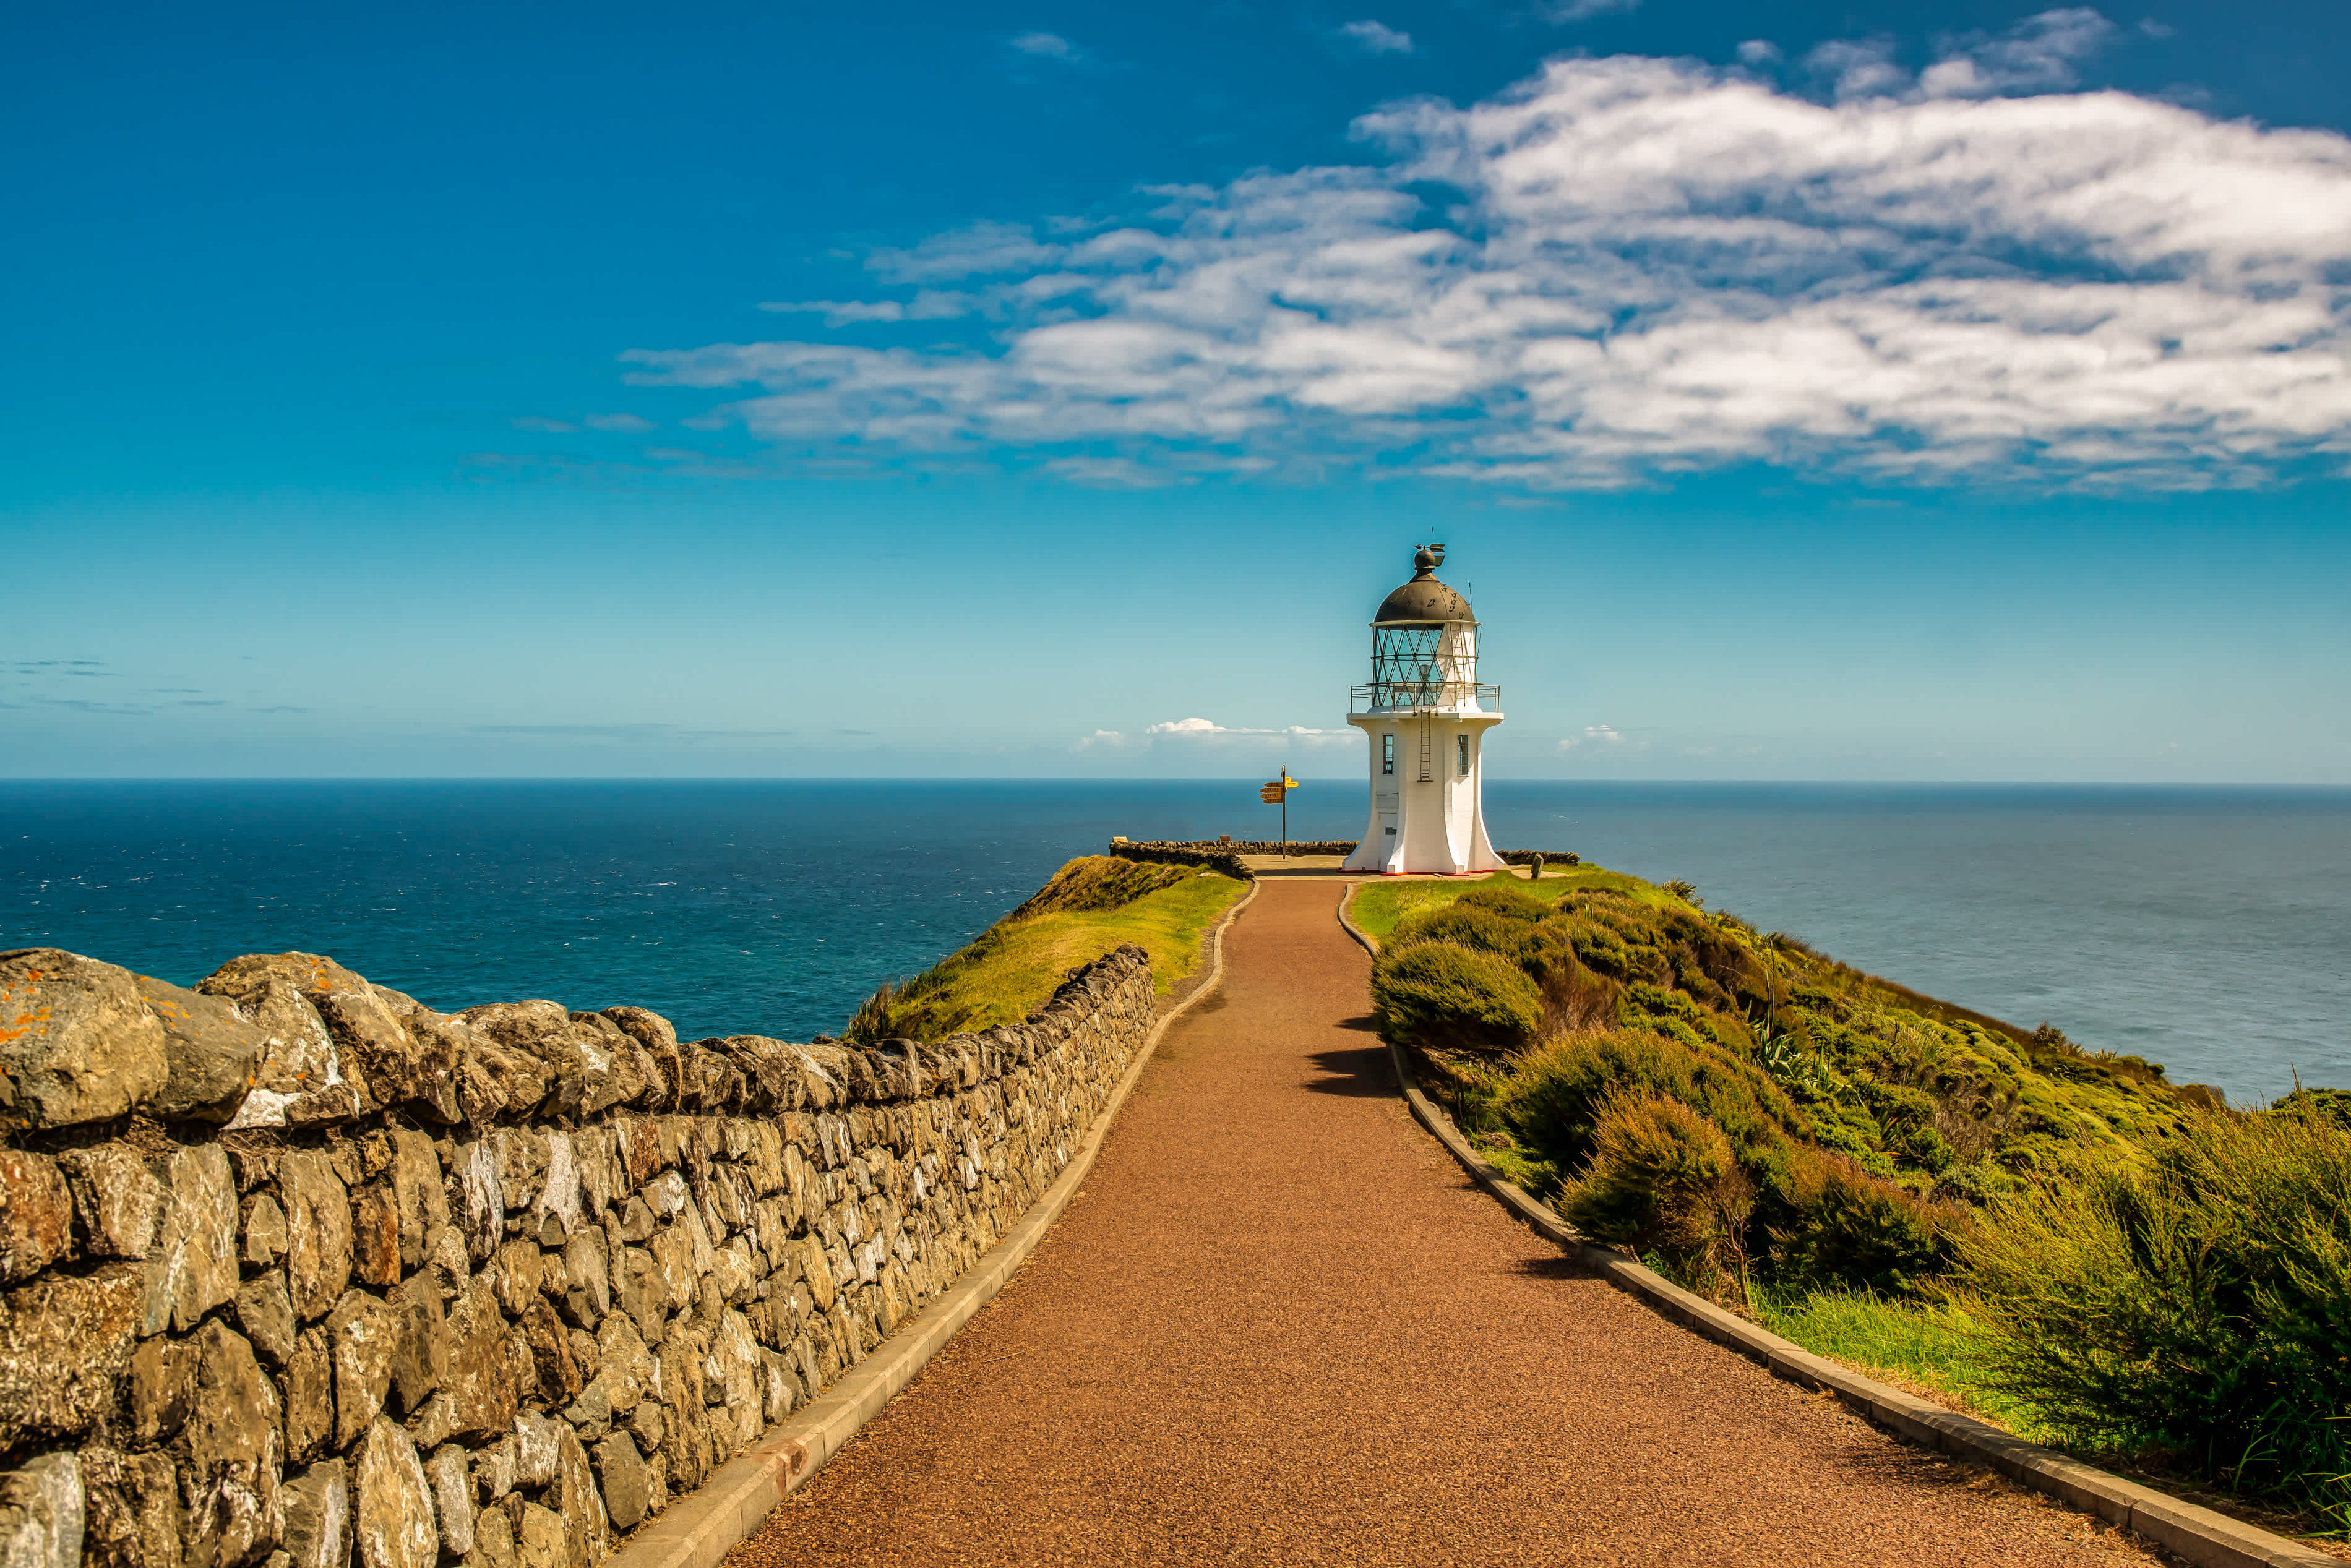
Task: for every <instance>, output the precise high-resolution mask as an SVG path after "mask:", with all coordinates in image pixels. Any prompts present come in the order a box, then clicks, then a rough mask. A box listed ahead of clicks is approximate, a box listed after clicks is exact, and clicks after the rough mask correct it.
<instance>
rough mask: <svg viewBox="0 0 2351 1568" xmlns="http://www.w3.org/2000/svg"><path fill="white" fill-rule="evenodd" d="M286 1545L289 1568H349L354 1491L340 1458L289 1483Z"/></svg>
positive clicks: (292, 1479) (310, 1470)
mask: <svg viewBox="0 0 2351 1568" xmlns="http://www.w3.org/2000/svg"><path fill="white" fill-rule="evenodd" d="M285 1497H286V1531H285V1537H284V1545H285V1548H286V1553H287V1557H289V1558H290V1559H291V1560H292V1561H291V1563H290V1565H289V1568H346V1565H347V1564H348V1563H350V1559H351V1489H350V1478H349V1475H348V1473H347V1471H346V1470H345V1469H344V1466H343V1461H342V1460H340V1459H327V1460H323V1461H321V1462H320V1463H319V1464H315V1465H312V1466H311V1467H310V1468H309V1469H307V1470H305V1471H303V1472H302V1473H301V1474H300V1475H298V1476H289V1477H287V1480H286V1490H285Z"/></svg>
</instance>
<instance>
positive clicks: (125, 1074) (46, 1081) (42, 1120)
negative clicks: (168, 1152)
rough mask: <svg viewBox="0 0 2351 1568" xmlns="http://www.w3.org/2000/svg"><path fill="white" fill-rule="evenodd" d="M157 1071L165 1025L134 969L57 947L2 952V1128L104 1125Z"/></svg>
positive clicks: (140, 1094)
mask: <svg viewBox="0 0 2351 1568" xmlns="http://www.w3.org/2000/svg"><path fill="white" fill-rule="evenodd" d="M163 1077H164V1049H163V1026H162V1024H161V1023H159V1022H158V1021H156V1018H155V1015H154V1013H153V1012H152V1010H150V1009H149V1008H148V1006H147V1001H146V998H143V997H141V995H140V994H139V988H138V985H137V984H136V982H135V981H134V980H133V979H132V977H131V971H130V970H128V969H125V968H122V967H120V966H118V965H114V964H101V963H99V962H98V961H97V960H96V959H94V958H85V957H83V956H80V955H79V954H77V953H68V952H65V951H63V950H61V949H59V948H56V947H27V948H21V949H18V950H16V951H14V952H9V953H0V1126H7V1127H15V1128H27V1129H30V1128H42V1127H69V1126H75V1125H78V1124H81V1123H84V1122H100V1121H106V1120H108V1119H110V1118H112V1117H115V1116H120V1115H123V1114H126V1113H129V1112H130V1111H131V1110H133V1109H134V1108H136V1107H139V1106H142V1105H145V1104H147V1103H150V1102H151V1101H152V1099H153V1097H154V1095H155V1094H156V1092H158V1091H159V1090H161V1089H162V1086H163Z"/></svg>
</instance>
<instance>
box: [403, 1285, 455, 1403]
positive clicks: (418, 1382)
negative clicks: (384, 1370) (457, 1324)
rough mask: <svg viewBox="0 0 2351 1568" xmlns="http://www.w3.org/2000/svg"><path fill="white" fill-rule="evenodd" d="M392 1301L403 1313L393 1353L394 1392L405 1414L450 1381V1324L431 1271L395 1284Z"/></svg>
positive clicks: (438, 1287)
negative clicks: (429, 1273) (444, 1312)
mask: <svg viewBox="0 0 2351 1568" xmlns="http://www.w3.org/2000/svg"><path fill="white" fill-rule="evenodd" d="M391 1304H392V1310H393V1311H394V1312H397V1313H398V1314H399V1315H400V1337H399V1340H398V1342H397V1343H395V1345H394V1346H393V1348H392V1395H393V1399H394V1403H395V1404H397V1405H398V1406H399V1408H400V1411H401V1414H402V1415H403V1416H404V1415H406V1414H408V1413H409V1412H411V1411H413V1410H415V1409H417V1408H419V1407H420V1406H423V1404H424V1402H425V1401H426V1400H427V1399H428V1398H430V1397H432V1396H433V1393H434V1390H435V1389H437V1388H439V1387H440V1386H441V1385H442V1384H444V1383H445V1382H446V1381H448V1377H449V1325H448V1320H447V1319H446V1318H445V1317H444V1315H443V1312H442V1306H441V1287H440V1286H439V1285H438V1284H436V1283H434V1281H433V1279H432V1277H431V1276H430V1275H426V1274H412V1275H410V1276H409V1277H408V1279H407V1280H405V1281H402V1283H401V1284H399V1285H398V1286H396V1287H394V1288H393V1290H392V1297H391Z"/></svg>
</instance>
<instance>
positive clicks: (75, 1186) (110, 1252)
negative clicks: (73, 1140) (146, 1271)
mask: <svg viewBox="0 0 2351 1568" xmlns="http://www.w3.org/2000/svg"><path fill="white" fill-rule="evenodd" d="M57 1167H58V1169H59V1170H60V1171H62V1172H63V1173H64V1175H65V1178H66V1186H68V1187H69V1188H70V1189H71V1190H72V1192H73V1198H74V1210H75V1212H76V1213H77V1214H78V1215H79V1216H80V1218H81V1228H82V1236H83V1238H84V1243H83V1244H84V1245H85V1246H87V1247H88V1248H89V1250H90V1251H91V1252H92V1253H94V1254H96V1255H97V1256H99V1257H101V1258H144V1257H146V1256H147V1254H148V1251H149V1250H150V1249H152V1247H153V1246H154V1245H155V1236H156V1233H157V1231H159V1230H160V1229H161V1228H162V1223H163V1184H162V1182H160V1181H158V1180H156V1179H155V1173H154V1172H153V1171H152V1170H151V1169H150V1168H149V1167H148V1164H147V1160H146V1157H145V1156H144V1155H141V1154H140V1153H139V1152H138V1151H137V1150H135V1149H133V1148H132V1147H131V1145H128V1144H94V1145H90V1146H89V1147H88V1148H83V1149H68V1150H67V1151H66V1152H65V1153H64V1154H62V1155H58V1156H57Z"/></svg>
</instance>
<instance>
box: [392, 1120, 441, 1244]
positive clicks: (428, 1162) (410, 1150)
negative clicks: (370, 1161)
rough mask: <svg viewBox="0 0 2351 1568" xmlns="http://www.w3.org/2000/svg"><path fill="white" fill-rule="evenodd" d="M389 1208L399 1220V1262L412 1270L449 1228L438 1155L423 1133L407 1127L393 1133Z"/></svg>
mask: <svg viewBox="0 0 2351 1568" xmlns="http://www.w3.org/2000/svg"><path fill="white" fill-rule="evenodd" d="M392 1208H393V1211H394V1213H395V1214H396V1215H397V1216H398V1218H399V1221H400V1261H401V1265H402V1267H403V1268H408V1269H414V1268H416V1267H418V1266H420V1265H421V1264H422V1263H423V1261H424V1257H425V1253H426V1251H427V1249H430V1248H431V1247H432V1246H433V1245H434V1242H436V1241H437V1240H439V1239H440V1237H441V1233H442V1232H443V1231H444V1230H446V1229H447V1228H449V1194H448V1191H447V1189H446V1188H445V1187H444V1186H443V1185H442V1180H441V1160H440V1156H439V1155H435V1154H434V1152H433V1142H432V1140H431V1139H429V1138H427V1137H426V1136H425V1135H424V1134H422V1133H418V1132H413V1131H411V1130H410V1129H408V1128H406V1127H400V1128H395V1129H393V1131H392Z"/></svg>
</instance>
